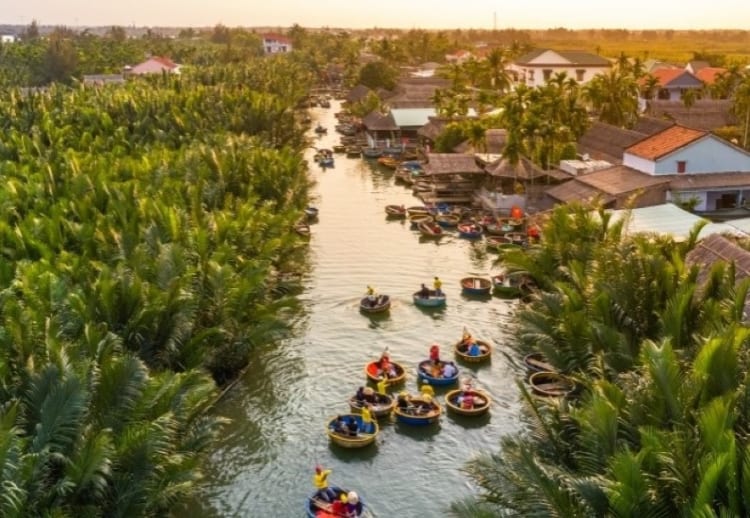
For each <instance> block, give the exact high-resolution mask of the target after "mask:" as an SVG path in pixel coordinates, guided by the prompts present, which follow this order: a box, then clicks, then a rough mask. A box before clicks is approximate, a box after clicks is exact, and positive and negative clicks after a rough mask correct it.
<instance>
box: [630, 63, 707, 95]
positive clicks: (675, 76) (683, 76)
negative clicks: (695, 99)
mask: <svg viewBox="0 0 750 518" xmlns="http://www.w3.org/2000/svg"><path fill="white" fill-rule="evenodd" d="M651 75H652V76H653V77H655V78H656V81H657V87H658V91H657V93H656V98H657V99H662V100H666V101H681V100H682V94H683V92H685V90H696V91H697V90H701V89H702V88H703V81H701V80H700V79H698V78H697V77H696V76H695V75H694V74H692V73H691V72H690V71H689V70H685V69H683V68H657V69H656V70H652V71H651ZM646 81H647V79H643V80H642V81H641V83H642V84H645V82H646Z"/></svg>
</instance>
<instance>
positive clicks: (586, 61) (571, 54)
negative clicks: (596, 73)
mask: <svg viewBox="0 0 750 518" xmlns="http://www.w3.org/2000/svg"><path fill="white" fill-rule="evenodd" d="M547 51H551V52H554V53H555V54H557V55H559V56H561V57H562V58H564V59H565V60H567V61H568V62H569V63H570V64H571V65H578V66H599V67H603V66H604V67H606V66H609V65H611V63H610V62H609V60H608V59H606V58H603V57H601V56H597V55H596V54H591V53H590V52H583V51H576V50H552V49H536V50H532V51H531V52H528V53H526V54H524V55H523V56H521V57H520V58H518V59H516V61H515V63H516V64H517V65H529V64H532V63H531V61H533V60H534V59H536V58H538V57H539V56H541V55H542V54H544V53H545V52H547ZM534 64H535V65H539V63H534Z"/></svg>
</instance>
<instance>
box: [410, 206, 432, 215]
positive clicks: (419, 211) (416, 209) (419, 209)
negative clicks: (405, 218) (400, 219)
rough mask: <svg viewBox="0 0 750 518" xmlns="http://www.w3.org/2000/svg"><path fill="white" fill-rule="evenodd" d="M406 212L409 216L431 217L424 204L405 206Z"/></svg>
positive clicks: (428, 209)
mask: <svg viewBox="0 0 750 518" xmlns="http://www.w3.org/2000/svg"><path fill="white" fill-rule="evenodd" d="M406 213H407V214H408V215H409V216H416V215H420V216H430V217H432V212H430V208H429V207H425V206H424V205H414V206H413V207H407V208H406Z"/></svg>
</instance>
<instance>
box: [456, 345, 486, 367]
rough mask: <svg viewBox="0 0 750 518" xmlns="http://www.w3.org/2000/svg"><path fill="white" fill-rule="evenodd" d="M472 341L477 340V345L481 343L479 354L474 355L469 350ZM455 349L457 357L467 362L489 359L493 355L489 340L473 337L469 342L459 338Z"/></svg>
mask: <svg viewBox="0 0 750 518" xmlns="http://www.w3.org/2000/svg"><path fill="white" fill-rule="evenodd" d="M472 342H476V343H477V345H479V351H480V354H479V355H478V356H472V355H470V354H469V352H468V351H469V345H470V344H471V343H472ZM453 350H454V351H455V352H456V357H458V359H459V360H461V361H463V362H466V363H479V362H483V361H486V360H489V359H490V357H491V356H492V346H491V345H490V344H489V342H485V341H484V340H477V339H472V340H471V341H470V342H468V343H467V342H465V341H464V340H459V341H458V342H456V343H455V344H454V345H453Z"/></svg>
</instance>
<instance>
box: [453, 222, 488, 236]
mask: <svg viewBox="0 0 750 518" xmlns="http://www.w3.org/2000/svg"><path fill="white" fill-rule="evenodd" d="M456 228H457V229H458V235H459V236H460V237H463V238H466V239H479V238H480V237H482V227H480V226H479V225H477V224H476V223H459V224H458V226H457V227H456Z"/></svg>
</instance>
